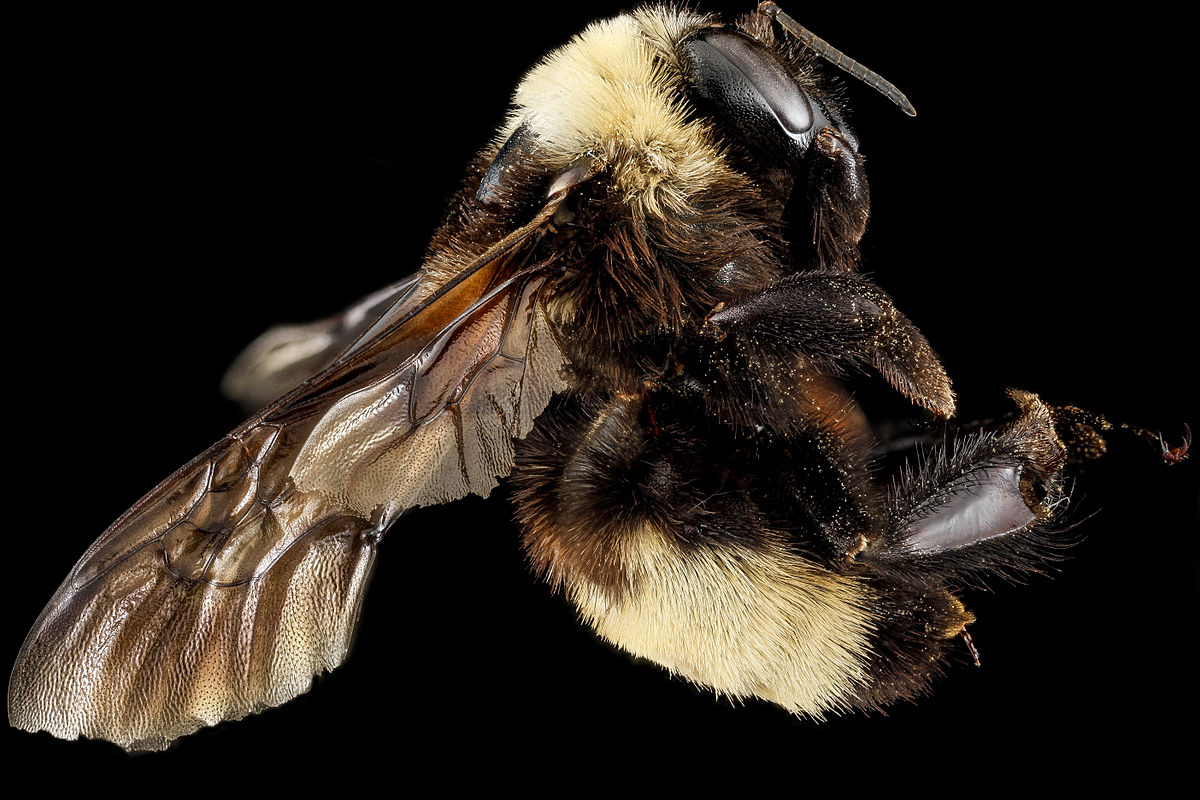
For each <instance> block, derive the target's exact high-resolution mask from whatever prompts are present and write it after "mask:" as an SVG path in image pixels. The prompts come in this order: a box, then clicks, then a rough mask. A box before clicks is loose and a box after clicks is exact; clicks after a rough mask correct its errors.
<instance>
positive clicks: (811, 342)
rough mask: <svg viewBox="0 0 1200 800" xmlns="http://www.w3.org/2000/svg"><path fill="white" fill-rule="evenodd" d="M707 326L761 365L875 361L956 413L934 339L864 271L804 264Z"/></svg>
mask: <svg viewBox="0 0 1200 800" xmlns="http://www.w3.org/2000/svg"><path fill="white" fill-rule="evenodd" d="M704 331H705V332H706V333H708V334H709V335H710V336H711V337H713V338H715V339H717V340H720V341H721V342H722V344H724V345H725V347H726V348H731V349H732V351H733V354H734V355H733V358H734V360H736V361H740V362H741V363H742V364H745V363H747V362H750V363H751V364H752V366H753V368H754V371H755V372H758V373H762V372H767V373H770V374H774V375H778V374H789V375H790V374H793V373H799V377H801V378H808V377H809V376H812V375H823V376H840V375H843V374H845V373H846V372H847V371H848V370H853V369H863V368H871V369H874V370H876V371H878V372H879V373H880V374H881V375H883V377H884V378H885V379H886V380H887V381H888V382H889V383H890V384H891V385H892V386H893V387H894V388H895V389H897V390H898V391H900V392H901V393H903V394H904V395H905V396H906V397H908V398H909V399H911V400H912V401H913V402H915V403H917V404H919V405H921V406H923V407H925V408H927V409H929V410H930V411H933V412H934V413H935V414H937V415H938V416H941V417H951V416H953V415H954V391H953V390H952V389H951V387H950V379H949V378H948V377H947V376H946V371H945V369H943V368H942V365H941V362H939V361H938V358H937V356H936V355H935V354H934V352H933V349H932V348H931V347H930V346H929V342H928V341H927V340H926V339H925V337H924V336H923V335H922V334H921V332H920V331H919V330H917V328H916V326H914V325H913V324H912V323H911V322H910V321H909V320H908V318H907V317H905V316H904V315H903V314H901V313H900V312H899V311H898V310H897V309H896V306H895V304H894V303H893V302H892V299H891V298H890V297H888V296H887V294H885V293H884V292H883V290H882V289H880V288H879V287H878V286H876V285H875V284H873V283H872V282H871V281H869V280H868V279H866V278H864V277H862V276H861V275H853V274H846V273H841V272H837V273H834V272H801V273H796V274H793V275H789V276H787V277H785V278H783V279H781V280H780V281H778V282H776V283H775V284H773V285H771V286H769V287H767V288H766V289H764V290H762V291H761V292H758V293H757V294H753V295H750V296H748V297H745V298H743V299H741V300H739V301H737V302H735V303H732V304H725V305H720V306H718V307H717V308H716V309H715V310H714V311H713V312H712V313H711V314H709V315H708V317H707V318H706V320H705V323H704Z"/></svg>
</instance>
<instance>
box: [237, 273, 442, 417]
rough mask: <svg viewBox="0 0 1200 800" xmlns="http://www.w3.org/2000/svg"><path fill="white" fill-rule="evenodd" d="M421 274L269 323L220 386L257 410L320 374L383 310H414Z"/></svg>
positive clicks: (239, 358)
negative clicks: (341, 304)
mask: <svg viewBox="0 0 1200 800" xmlns="http://www.w3.org/2000/svg"><path fill="white" fill-rule="evenodd" d="M419 277H420V275H419V273H418V274H417V275H412V276H410V277H408V278H405V279H404V280H402V281H397V282H396V283H393V284H391V285H389V286H385V287H384V288H382V289H380V290H379V291H376V292H372V293H371V294H369V295H367V296H366V297H364V298H363V299H361V300H359V301H358V302H357V303H355V304H354V305H352V306H350V307H349V308H347V309H346V310H344V311H342V312H341V313H339V314H335V315H334V316H332V317H326V318H325V319H320V320H316V321H315V322H308V323H304V324H300V325H276V326H275V327H273V328H269V329H268V330H266V331H265V332H264V333H263V334H262V335H261V336H259V337H258V338H257V339H255V340H254V341H253V342H251V343H250V344H249V345H247V346H246V348H245V349H244V350H243V351H242V352H241V353H239V354H238V357H237V358H236V359H234V362H233V364H231V365H230V367H229V369H228V370H227V371H226V373H225V375H224V377H223V378H221V392H222V393H223V394H224V395H225V396H226V397H228V398H229V399H230V400H233V401H235V402H236V403H237V404H238V405H240V406H241V407H242V408H243V409H244V410H245V411H246V412H247V413H249V412H252V411H257V410H258V409H260V408H262V407H263V406H265V405H266V404H267V403H269V402H271V401H272V400H274V399H275V398H277V397H280V396H281V395H283V394H284V393H285V392H287V391H288V390H290V389H293V388H295V387H296V386H299V385H300V384H301V383H302V382H304V381H306V380H308V379H309V378H311V377H313V376H314V375H317V374H319V373H320V372H321V371H322V370H323V369H324V368H325V367H327V366H329V364H331V363H332V362H333V361H334V359H336V358H337V357H338V356H339V355H341V353H342V352H343V351H344V350H345V349H346V348H347V347H348V346H349V345H350V344H351V343H352V342H354V341H355V340H356V339H357V338H358V337H359V336H360V335H362V333H363V332H364V331H366V330H367V328H368V327H370V326H371V325H372V323H374V322H375V320H377V319H379V318H380V315H385V314H390V313H398V312H399V313H403V312H405V311H408V310H410V309H411V305H410V304H411V303H412V301H413V295H414V294H415V291H414V290H415V289H416V288H417V282H418V278H419Z"/></svg>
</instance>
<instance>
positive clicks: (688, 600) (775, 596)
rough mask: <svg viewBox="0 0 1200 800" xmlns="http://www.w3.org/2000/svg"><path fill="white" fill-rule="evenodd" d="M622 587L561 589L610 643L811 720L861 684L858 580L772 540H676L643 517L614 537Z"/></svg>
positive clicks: (867, 625)
mask: <svg viewBox="0 0 1200 800" xmlns="http://www.w3.org/2000/svg"><path fill="white" fill-rule="evenodd" d="M624 543H625V546H624V547H623V548H622V549H623V553H622V563H623V564H624V565H625V567H626V572H627V574H628V575H629V577H630V579H631V581H630V582H631V588H630V589H629V590H628V591H626V592H624V593H622V594H621V595H620V596H619V597H616V598H614V597H613V596H612V595H611V593H608V592H605V591H602V590H601V589H600V588H599V587H595V586H591V585H589V584H588V583H585V582H576V583H574V584H573V585H572V586H571V587H570V588H569V590H568V591H569V595H570V596H571V599H572V600H573V601H574V602H575V604H576V606H577V607H578V609H579V611H580V613H581V615H582V616H583V618H584V619H585V620H586V621H587V622H588V623H590V624H591V625H592V627H594V628H595V629H596V631H597V632H598V633H599V634H600V635H601V636H603V637H604V638H605V639H607V640H609V641H610V642H612V643H614V644H616V645H618V646H620V647H623V648H624V649H626V650H628V651H629V652H630V653H633V654H634V655H638V656H643V657H645V658H649V659H651V660H652V661H656V662H657V663H659V664H661V665H663V666H665V667H666V668H667V669H669V670H670V671H671V672H672V673H676V674H680V675H683V676H684V677H686V678H688V679H690V680H692V681H694V682H696V683H699V684H701V685H704V686H708V687H711V688H713V689H715V690H716V691H717V692H718V693H719V694H722V695H726V696H729V697H734V698H745V697H751V696H757V697H761V698H764V699H766V700H770V701H771V702H774V703H778V704H779V705H781V706H783V707H784V708H786V709H788V710H789V711H792V712H793V713H798V714H803V715H807V716H812V717H817V718H820V717H821V716H822V715H824V714H825V713H827V712H836V711H840V710H844V709H846V708H847V707H848V703H847V700H848V698H850V697H851V696H853V695H854V694H855V691H856V690H857V689H858V688H860V687H861V686H863V685H864V684H865V683H866V682H867V667H866V664H867V661H868V659H869V656H870V644H869V636H870V633H871V622H870V618H869V613H868V611H867V610H866V608H865V604H866V600H867V596H866V594H865V589H864V588H863V587H862V586H861V584H859V583H858V582H856V581H855V580H854V579H852V578H848V577H845V576H840V575H835V574H833V573H831V572H829V571H827V570H824V569H821V568H820V567H818V566H817V565H815V564H813V563H811V562H809V561H807V560H805V559H803V558H801V557H799V556H797V555H795V554H793V553H791V552H789V551H787V550H786V549H784V548H783V547H765V548H763V547H755V548H751V547H747V546H742V545H735V544H731V543H726V544H721V545H703V546H697V547H689V548H686V549H685V548H682V547H680V546H679V545H678V544H677V543H676V542H675V541H674V540H673V539H672V537H670V536H669V535H668V534H667V533H666V532H665V531H660V530H657V529H654V528H652V527H650V526H646V527H645V528H644V529H642V530H640V531H637V532H631V533H630V534H629V535H628V536H627V537H625V539H624Z"/></svg>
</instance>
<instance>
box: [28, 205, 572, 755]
mask: <svg viewBox="0 0 1200 800" xmlns="http://www.w3.org/2000/svg"><path fill="white" fill-rule="evenodd" d="M535 229H536V226H534V225H531V226H529V227H528V228H526V229H524V232H523V233H522V235H521V236H518V237H517V238H516V239H509V240H506V241H505V242H504V243H502V246H501V245H498V246H497V247H496V248H493V250H491V251H489V252H488V253H486V254H484V255H483V256H481V257H480V258H479V259H477V260H476V261H475V262H474V263H472V264H469V265H467V266H466V268H464V270H463V272H462V274H461V275H460V276H459V278H456V279H454V280H452V281H450V282H448V283H447V284H446V285H445V286H443V287H441V288H440V289H436V290H434V291H432V292H427V293H426V295H427V298H426V300H425V301H423V303H422V305H420V306H419V307H408V306H406V305H405V303H406V302H407V301H406V300H405V298H406V297H407V296H408V295H407V293H408V292H409V291H410V288H411V287H409V286H408V285H405V284H397V285H396V286H394V287H390V288H389V290H385V291H386V292H387V293H386V296H385V297H383V298H382V301H381V302H380V303H379V304H378V305H377V307H382V308H386V309H387V310H385V311H383V313H382V315H381V316H379V318H378V319H377V320H368V321H367V324H366V325H363V324H361V323H360V324H358V325H356V326H341V329H342V330H343V335H341V336H340V337H339V338H340V340H341V346H342V347H345V346H346V345H347V344H348V343H349V341H350V340H354V339H355V338H356V337H357V341H354V342H353V344H352V345H350V346H349V348H348V349H346V350H344V351H343V353H342V355H341V356H339V357H337V358H336V359H334V361H333V364H332V366H330V367H328V368H327V369H325V370H324V371H323V372H322V373H321V374H320V375H318V376H316V377H315V378H313V379H311V380H309V381H307V382H305V383H304V384H302V385H301V386H299V387H298V388H296V389H295V390H293V391H292V392H290V393H289V394H288V395H286V396H285V397H283V398H282V399H280V400H279V401H277V402H276V403H275V404H273V405H272V406H270V407H269V408H267V409H265V410H264V411H262V412H261V413H260V414H259V415H258V416H257V417H255V418H253V419H251V420H250V421H249V422H247V423H245V424H244V425H243V426H241V427H240V428H238V429H237V430H235V431H234V432H233V433H231V434H230V435H229V436H227V437H226V438H225V439H223V440H222V441H220V442H218V443H217V444H216V445H214V446H213V447H212V448H210V449H209V450H208V451H207V452H205V453H204V454H202V455H201V456H200V457H199V458H197V459H196V460H194V461H192V462H191V463H190V464H188V465H186V466H185V467H183V468H182V469H180V470H179V471H178V472H176V473H175V474H174V475H173V476H171V477H170V478H169V479H168V480H166V481H165V482H163V483H162V484H161V485H160V486H159V487H158V488H156V489H155V490H154V491H152V492H151V493H150V494H149V495H147V496H146V497H145V498H143V499H142V500H141V501H139V502H138V504H137V505H136V506H134V507H133V508H132V509H131V510H130V511H128V512H127V513H126V514H125V515H124V516H123V517H122V518H121V519H119V520H118V521H117V522H116V523H115V524H114V525H113V526H112V527H111V528H109V529H108V531H106V532H105V533H104V535H103V536H101V537H100V539H99V540H98V541H97V542H96V543H95V544H94V545H93V546H92V547H91V549H90V550H89V551H88V552H87V553H86V554H85V555H84V557H83V558H82V559H81V560H80V561H79V563H78V564H77V565H76V566H75V568H74V570H73V571H72V572H71V574H70V575H69V576H68V578H67V580H66V581H65V582H64V583H63V585H62V586H61V587H60V588H59V590H58V592H57V593H56V594H55V596H54V598H53V599H52V600H51V601H50V603H49V605H48V606H47V608H46V610H45V611H44V612H43V613H42V616H41V617H40V618H39V620H38V621H37V623H36V624H35V625H34V628H33V630H32V631H31V632H30V634H29V636H28V638H27V639H26V641H25V644H24V646H23V647H22V650H21V654H20V656H19V657H18V660H17V664H16V666H15V668H14V671H13V675H12V679H11V682H10V685H9V718H10V721H11V722H12V724H13V725H15V726H17V727H20V728H24V729H26V730H47V731H50V732H51V733H53V734H55V735H56V736H61V737H64V738H75V737H77V736H80V735H84V736H89V737H97V738H104V739H109V740H111V741H114V742H116V743H118V744H120V745H122V746H124V747H127V748H140V749H147V748H161V747H164V746H166V744H167V743H168V742H170V740H172V739H174V738H177V737H179V736H183V735H185V734H187V733H190V732H192V731H194V730H196V729H197V728H199V727H201V726H203V725H212V724H215V723H217V722H219V721H221V720H225V719H237V718H239V717H242V716H244V715H246V714H248V713H251V712H254V711H257V710H259V709H262V708H264V707H267V706H273V705H278V704H280V703H282V702H284V701H286V700H288V699H289V698H291V697H294V696H295V695H297V694H300V693H302V692H304V691H306V690H307V689H308V687H309V686H310V685H311V681H312V677H313V675H315V674H317V673H320V672H322V671H324V670H329V669H332V668H334V667H335V666H337V665H338V664H339V663H340V662H341V661H342V660H343V658H345V655H346V652H347V648H348V647H349V643H350V639H351V635H352V632H353V629H354V625H355V621H356V619H357V617H358V610H359V606H360V603H361V600H362V595H363V589H364V587H365V585H366V581H367V577H368V575H369V573H370V570H371V565H372V562H373V559H374V556H375V550H376V546H377V543H378V541H379V539H380V537H381V535H382V533H383V531H384V530H385V529H386V527H387V525H388V524H389V523H390V522H391V521H392V520H393V519H395V517H396V515H397V514H399V513H400V512H401V511H403V510H404V509H405V508H409V507H412V506H417V505H429V504H435V503H441V502H446V501H448V500H452V499H456V498H458V497H462V496H464V495H466V494H468V493H469V492H476V493H479V494H487V493H488V491H490V490H491V488H492V487H493V486H495V485H496V482H497V478H498V477H502V476H504V475H507V474H508V472H509V471H510V470H511V468H512V462H513V444H512V439H513V437H520V436H523V435H524V434H525V433H526V432H527V431H528V430H529V429H530V427H531V425H532V422H533V419H534V417H535V416H537V414H538V413H539V412H540V411H541V410H542V408H543V407H544V406H545V405H546V403H547V402H548V401H549V399H550V397H551V396H552V395H553V393H554V392H555V391H558V390H559V389H561V388H563V386H564V384H563V377H562V374H561V373H562V369H563V367H564V359H563V356H562V353H561V351H560V350H559V348H558V345H557V343H556V341H555V339H554V336H553V335H552V332H551V330H550V327H549V323H548V321H547V320H546V318H545V316H544V313H543V311H542V309H541V307H540V305H539V302H538V298H539V296H540V293H541V292H542V289H543V286H544V284H545V281H546V279H547V276H548V274H549V273H548V271H547V270H545V269H544V267H545V266H546V265H544V264H543V265H538V266H537V267H534V268H527V269H524V270H523V271H518V266H519V265H520V263H521V262H522V260H523V258H522V257H519V256H522V254H523V253H524V252H525V250H523V249H522V248H521V247H519V245H520V244H521V243H522V242H524V241H525V240H526V238H527V237H529V236H530V235H531V234H532V233H533V232H534V231H535ZM408 305H409V306H411V305H412V304H411V303H409V304H408ZM372 321H373V322H374V324H371V323H372ZM346 331H349V332H348V333H347V332H346ZM364 331H366V333H364ZM327 355H328V351H326V354H325V355H323V356H322V358H326V357H327ZM285 360H286V359H285Z"/></svg>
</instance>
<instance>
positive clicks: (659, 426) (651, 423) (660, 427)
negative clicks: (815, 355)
mask: <svg viewBox="0 0 1200 800" xmlns="http://www.w3.org/2000/svg"><path fill="white" fill-rule="evenodd" d="M767 146H769V145H767ZM562 172H563V173H565V174H567V173H569V170H563V171H562ZM575 177H579V176H578V175H576V176H575ZM572 179H573V178H572ZM598 180H600V179H599V178H597V177H596V176H588V178H587V179H586V180H583V179H581V180H580V183H579V186H580V187H582V188H580V189H578V190H577V191H579V192H583V191H586V189H587V187H590V186H594V185H596V184H594V183H592V181H598ZM576 197H577V196H576ZM573 202H579V201H578V200H575V201H573ZM558 213H559V211H558V209H555V214H556V215H557V214H558ZM575 213H577V214H578V213H579V212H578V211H576V212H575ZM570 224H571V222H570V221H562V222H560V225H561V226H562V227H563V228H564V229H566V228H567V227H568V225H570ZM535 263H536V260H535ZM544 269H545V270H549V269H550V268H549V267H548V266H547V267H545V268H544ZM735 272H736V270H735ZM541 274H542V273H533V275H534V277H535V278H536V277H538V276H540V275H541ZM531 279H532V278H531ZM547 280H548V278H547ZM541 286H544V284H541V285H540V286H539V287H536V288H538V289H540V288H541ZM513 291H515V290H513ZM720 302H721V301H720V300H715V301H714V302H713V303H711V304H710V305H711V306H712V307H713V308H715V307H716V305H717V304H718V303H720ZM728 307H736V305H735V304H734V303H732V302H727V303H726V308H728ZM725 318H726V317H720V316H718V314H714V315H712V317H710V318H708V321H710V322H711V321H715V323H716V325H715V326H713V327H718V328H719V325H720V323H721V322H722V321H723V320H724V319H725ZM560 327H561V326H560ZM698 327H701V328H703V327H704V326H703V325H698ZM711 338H712V339H713V340H714V341H715V344H713V345H712V346H713V347H719V346H722V344H723V343H724V342H729V341H731V334H730V333H729V332H724V331H721V330H715V331H714V332H713V334H712V336H711ZM734 338H736V336H734ZM704 341H705V342H707V340H704ZM706 346H707V345H706ZM654 355H656V356H657V355H661V356H662V358H660V359H658V360H657V361H656V362H655V366H656V368H658V369H660V370H664V371H663V372H662V374H660V375H659V377H660V379H663V378H664V376H669V372H666V371H665V368H666V367H667V366H668V363H669V359H668V358H667V357H668V356H671V355H672V353H670V352H663V353H657V352H656V353H654ZM674 355H675V360H676V363H675V364H671V365H670V366H671V369H679V374H678V375H675V376H673V379H686V378H687V377H688V376H689V369H690V368H689V366H688V365H689V360H688V359H684V358H682V357H681V355H680V354H674ZM586 363H587V359H583V358H581V359H572V365H573V366H575V367H576V368H578V367H579V366H580V365H581V364H583V365H586ZM680 367H682V369H680ZM613 369H615V368H613ZM642 371H643V372H644V371H645V370H642ZM572 380H575V381H583V380H584V378H581V377H579V376H578V375H576V376H573V377H572ZM588 380H594V381H600V382H603V381H604V380H605V378H603V376H601V377H599V378H588ZM600 391H601V390H600V389H598V388H589V389H588V393H590V394H596V393H598V392H600ZM671 391H674V390H671ZM687 391H691V390H690V389H688V388H687V387H686V386H684V387H682V388H681V389H680V394H681V396H683V397H689V395H688V394H687V393H686V392H687ZM636 393H637V392H630V393H629V394H636ZM656 396H657V395H656ZM556 402H557V401H556ZM655 408H657V407H655ZM719 410H720V411H723V412H724V413H731V411H732V409H719ZM573 413H574V414H575V415H576V416H586V417H587V418H594V417H595V415H593V414H587V415H585V414H583V412H581V411H576V412H573ZM639 413H640V412H639ZM680 415H683V416H685V417H686V415H685V414H684V412H683V411H681V410H679V409H675V408H673V407H672V405H671V403H670V402H669V399H668V401H667V402H666V406H665V407H664V408H662V409H657V410H655V412H654V415H653V418H650V412H649V411H647V420H646V421H645V423H644V424H642V425H641V429H642V430H643V432H650V433H654V434H655V436H671V435H672V426H673V425H675V426H678V425H679V424H680V422H679V419H680ZM672 416H674V420H672ZM566 418H567V419H570V418H571V415H569V414H568V415H567V416H566ZM664 418H665V419H664ZM755 424H764V423H763V422H759V423H755ZM718 430H720V429H718ZM572 435H573V434H572V433H571V432H569V431H566V432H564V435H563V437H562V438H564V439H567V440H569V439H570V438H571V437H572ZM709 458H710V460H711V456H710V457H709ZM1007 479H1008V478H1007V477H1006V478H1005V480H1007ZM1000 483H1001V485H1002V482H1000ZM1002 494H1003V493H1002ZM1018 511H1019V509H1018ZM387 521H388V520H386V519H385V520H381V522H387ZM396 533H397V531H393V533H392V534H391V536H393V537H394V536H395V535H396ZM843 545H844V543H843ZM230 583H236V581H233V582H230ZM951 638H952V637H947V640H948V641H949V640H950V639H951Z"/></svg>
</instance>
